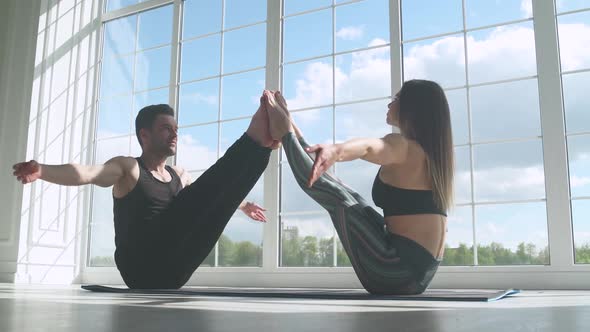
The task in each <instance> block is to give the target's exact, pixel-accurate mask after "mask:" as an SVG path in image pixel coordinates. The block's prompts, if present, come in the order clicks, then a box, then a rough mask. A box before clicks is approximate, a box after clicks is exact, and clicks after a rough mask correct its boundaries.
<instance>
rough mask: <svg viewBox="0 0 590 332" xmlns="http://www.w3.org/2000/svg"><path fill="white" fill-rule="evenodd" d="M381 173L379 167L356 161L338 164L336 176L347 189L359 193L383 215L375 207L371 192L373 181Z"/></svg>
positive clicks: (378, 209) (380, 211)
mask: <svg viewBox="0 0 590 332" xmlns="http://www.w3.org/2000/svg"><path fill="white" fill-rule="evenodd" d="M377 172H379V165H376V164H372V163H370V162H367V161H364V160H354V161H347V162H341V163H337V164H336V176H337V177H338V178H339V179H340V180H341V181H342V183H344V184H345V185H346V186H347V187H349V188H351V189H352V190H354V191H355V192H356V193H358V194H359V195H360V196H361V197H362V198H363V199H364V200H365V201H366V203H367V204H369V205H371V206H373V208H375V209H376V210H377V211H379V213H381V214H383V211H382V210H381V208H378V207H377V206H375V204H374V202H373V196H372V195H371V191H372V189H373V181H374V180H375V176H377Z"/></svg>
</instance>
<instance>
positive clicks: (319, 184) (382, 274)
mask: <svg viewBox="0 0 590 332" xmlns="http://www.w3.org/2000/svg"><path fill="white" fill-rule="evenodd" d="M282 142H283V148H284V150H285V154H286V155H287V159H288V160H289V165H290V166H291V170H292V171H293V175H294V176H295V179H296V180H297V183H298V184H299V186H300V187H301V188H302V189H303V191H305V193H306V194H308V195H309V196H310V197H311V198H312V199H313V200H315V201H316V202H317V203H318V204H320V205H321V206H322V207H323V208H324V209H326V211H328V213H329V214H330V218H331V219H332V223H333V224H334V227H335V228H336V232H337V233H338V237H339V238H340V241H341V242H342V246H343V247H344V250H345V251H346V254H347V255H348V258H349V259H350V262H351V264H352V267H353V268H354V271H355V273H356V275H357V277H358V278H359V280H360V282H361V284H362V285H363V287H364V288H365V289H366V290H367V291H369V292H370V293H373V294H419V293H422V292H424V290H425V289H426V287H428V284H429V283H430V281H431V280H432V278H433V277H434V274H435V273H436V271H437V269H438V266H439V264H440V261H438V260H436V259H435V258H434V257H433V256H432V254H431V253H430V252H429V251H428V250H426V249H425V248H424V247H422V246H421V245H419V244H418V243H416V242H414V241H412V240H411V239H408V238H406V237H403V236H399V235H394V234H391V233H389V232H388V231H387V230H386V229H385V222H384V219H383V216H382V215H381V214H379V213H378V212H377V211H375V209H373V208H372V207H371V206H370V205H369V204H368V203H367V202H366V201H365V200H364V199H363V198H362V197H361V196H360V195H359V194H358V193H356V192H355V191H354V190H352V189H351V188H349V187H347V186H346V185H345V184H343V183H342V182H340V180H338V179H337V178H335V177H334V176H332V175H330V174H329V173H324V174H322V176H321V177H320V178H319V179H318V180H317V181H316V182H315V183H314V185H313V187H311V188H309V187H308V186H307V179H308V177H309V175H310V174H311V169H312V165H313V160H312V158H311V157H310V156H309V155H308V154H307V153H306V152H305V150H304V148H305V147H307V146H308V144H307V143H306V142H305V140H303V138H300V139H297V138H296V137H295V135H294V134H293V133H288V134H287V135H285V136H284V137H283V139H282Z"/></svg>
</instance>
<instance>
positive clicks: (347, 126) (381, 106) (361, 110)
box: [335, 100, 392, 142]
mask: <svg viewBox="0 0 590 332" xmlns="http://www.w3.org/2000/svg"><path fill="white" fill-rule="evenodd" d="M388 103H389V100H378V101H372V102H368V103H358V104H352V105H344V106H337V107H336V125H335V128H336V129H335V130H336V142H344V141H347V140H349V139H352V138H357V137H383V136H385V135H387V134H391V132H392V128H391V126H390V125H388V124H387V123H386V122H385V120H386V118H387V104H388Z"/></svg>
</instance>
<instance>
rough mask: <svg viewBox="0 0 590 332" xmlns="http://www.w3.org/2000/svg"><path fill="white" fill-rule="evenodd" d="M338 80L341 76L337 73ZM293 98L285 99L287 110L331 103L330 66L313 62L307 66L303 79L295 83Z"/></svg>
mask: <svg viewBox="0 0 590 332" xmlns="http://www.w3.org/2000/svg"><path fill="white" fill-rule="evenodd" d="M336 70H337V74H336V77H337V78H338V77H339V76H340V75H341V74H340V73H338V69H336ZM295 91H296V92H295V97H294V98H291V99H287V104H289V109H299V108H304V107H307V106H309V105H314V106H315V105H324V104H331V103H332V98H331V96H332V65H331V64H328V63H324V62H320V61H315V62H312V63H310V64H308V65H307V67H306V68H305V71H304V72H303V77H301V78H299V79H297V80H296V81H295Z"/></svg>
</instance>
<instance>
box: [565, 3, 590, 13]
mask: <svg viewBox="0 0 590 332" xmlns="http://www.w3.org/2000/svg"><path fill="white" fill-rule="evenodd" d="M585 8H590V0H558V1H557V12H558V13H562V12H567V11H570V10H577V9H585Z"/></svg>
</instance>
